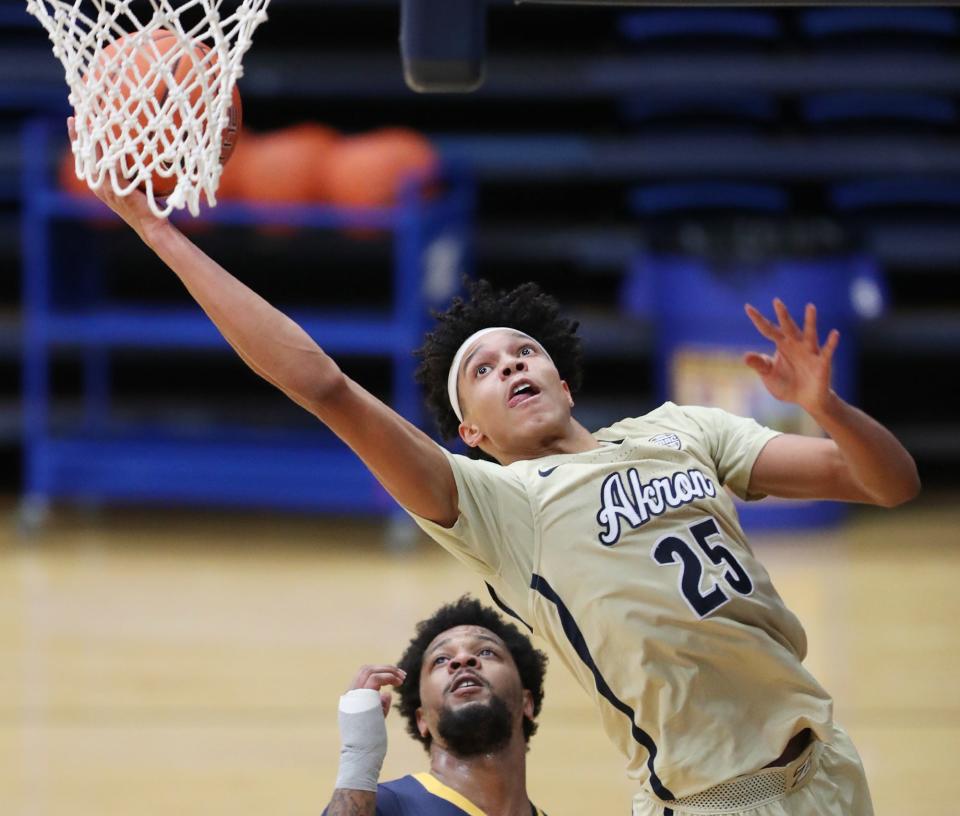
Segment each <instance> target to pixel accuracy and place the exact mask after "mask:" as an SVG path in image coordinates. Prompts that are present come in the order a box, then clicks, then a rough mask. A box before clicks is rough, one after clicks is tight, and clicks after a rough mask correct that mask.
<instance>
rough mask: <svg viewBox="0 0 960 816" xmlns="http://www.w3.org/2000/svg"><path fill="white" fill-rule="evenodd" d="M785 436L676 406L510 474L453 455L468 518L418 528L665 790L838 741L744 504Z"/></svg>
mask: <svg viewBox="0 0 960 816" xmlns="http://www.w3.org/2000/svg"><path fill="white" fill-rule="evenodd" d="M774 436H776V432H774V431H771V430H770V429H768V428H763V427H761V426H760V425H758V424H757V423H756V422H754V421H753V420H751V419H743V418H740V417H735V416H733V415H731V414H728V413H726V412H724V411H721V410H719V409H714V408H698V407H682V406H676V405H674V404H672V403H666V404H664V405H663V406H661V407H660V408H658V409H656V410H654V411H652V412H651V413H649V414H647V415H646V416H643V417H638V418H633V419H625V420H623V421H621V422H618V423H616V424H614V425H611V426H610V427H608V428H604V429H602V430H600V431H597V432H596V433H595V434H594V437H595V438H596V439H597V440H598V442H599V443H600V447H599V448H597V449H595V450H590V451H586V452H582V453H575V454H559V455H553V456H547V457H544V458H541V459H536V460H529V461H522V462H515V463H514V464H512V465H510V466H508V467H503V466H500V465H497V464H494V463H490V462H481V461H475V460H471V459H468V458H466V457H463V456H458V455H454V454H450V453H448V454H447V456H448V458H449V461H450V464H451V467H452V468H453V472H454V475H455V478H456V482H457V489H458V492H459V506H460V517H459V519H458V521H457V523H456V524H455V525H454V526H453V527H452V528H449V529H446V528H443V527H440V526H439V525H437V524H434V523H432V522H430V521H427V520H425V519H420V518H416V517H415V518H416V521H417V523H418V524H419V525H420V526H421V527H422V528H423V529H424V530H425V531H426V532H427V533H428V534H429V535H430V536H431V537H432V538H434V539H435V540H436V541H437V542H438V543H440V544H441V545H442V546H443V547H444V548H446V549H447V550H448V551H450V552H451V553H452V554H453V555H454V556H455V557H456V558H458V559H459V560H460V561H462V562H464V563H465V564H466V565H467V566H468V567H470V568H471V569H472V570H474V571H475V572H478V573H479V574H480V575H481V576H483V578H484V580H485V581H486V582H487V584H488V586H489V588H490V590H491V594H492V596H493V598H494V600H495V601H496V602H497V603H498V604H499V605H500V606H501V608H503V609H504V610H505V611H507V612H508V613H509V614H511V615H513V616H514V617H516V618H518V619H519V620H520V621H521V622H522V623H524V624H525V625H526V626H527V628H528V629H530V630H531V631H532V632H533V633H534V634H535V635H537V636H539V637H541V638H543V639H545V640H546V641H547V642H549V644H550V646H551V647H552V651H553V653H554V654H555V655H556V656H557V657H559V658H560V660H561V661H562V662H563V663H564V664H565V665H566V667H567V668H568V669H569V670H570V671H571V672H573V674H574V675H575V676H576V677H577V679H578V681H579V682H580V684H581V685H582V686H583V687H584V689H585V690H586V691H587V692H588V693H589V694H591V695H592V696H593V699H594V701H595V703H596V705H597V708H598V711H599V713H600V717H601V720H602V722H603V727H604V729H605V730H606V732H607V734H608V735H609V737H610V738H611V739H612V740H613V741H614V743H615V744H616V745H617V746H618V747H619V748H620V750H621V751H622V752H623V754H624V755H625V756H626V758H627V769H628V773H629V774H630V775H631V776H634V777H636V778H637V779H639V780H640V781H641V783H642V784H643V785H644V786H645V787H646V788H648V789H649V790H650V791H652V792H653V793H654V794H655V795H656V796H658V797H659V798H661V799H674V798H677V797H681V796H687V795H689V794H692V793H696V792H699V791H701V790H704V789H706V788H708V787H710V786H712V785H715V784H717V783H719V782H723V781H725V780H727V779H730V778H731V777H733V776H736V775H738V774H742V773H748V772H750V771H753V770H756V769H758V768H761V767H763V766H764V765H766V764H767V763H768V762H770V761H772V760H773V759H775V758H776V757H777V756H779V754H780V753H781V751H782V750H783V748H784V746H785V745H786V743H787V741H788V740H789V739H790V737H791V736H793V734H795V733H797V732H798V731H800V730H802V729H803V728H807V727H810V728H812V729H813V730H814V731H815V732H816V733H817V734H818V735H819V736H820V737H821V738H822V739H827V738H829V736H830V734H831V721H832V711H831V708H832V704H831V700H830V697H829V695H828V694H827V693H826V692H825V691H824V689H823V688H822V687H821V686H820V685H819V684H818V683H817V682H816V680H814V678H813V677H812V676H811V675H810V674H809V673H808V672H807V671H806V669H805V668H804V667H803V666H802V665H801V661H802V660H803V658H804V656H805V654H806V637H805V635H804V632H803V629H802V627H801V626H800V623H799V621H798V620H797V619H796V617H795V616H794V615H793V614H792V613H791V612H790V611H789V610H788V609H787V608H786V607H785V606H784V604H783V601H782V600H781V599H780V596H779V595H778V594H777V592H776V590H775V589H774V588H773V585H772V584H771V582H770V577H769V576H768V574H767V572H766V570H765V569H764V568H763V566H762V565H761V564H760V563H759V561H757V559H756V558H755V557H754V554H753V552H752V551H751V549H750V547H749V545H748V544H747V541H746V538H745V536H744V533H743V531H742V529H741V528H740V524H739V522H738V520H737V514H736V510H735V508H734V505H733V501H732V499H731V498H730V496H729V495H728V494H727V492H726V490H724V487H727V488H729V489H730V490H731V491H732V492H734V493H736V494H737V495H738V496H740V497H741V498H747V499H752V498H761V497H759V496H748V495H747V486H748V484H749V481H750V472H751V470H752V468H753V463H754V461H755V460H756V458H757V456H758V455H759V453H760V451H761V450H762V448H763V446H764V445H765V444H766V443H767V442H768V441H769V440H770V439H772V438H773V437H774Z"/></svg>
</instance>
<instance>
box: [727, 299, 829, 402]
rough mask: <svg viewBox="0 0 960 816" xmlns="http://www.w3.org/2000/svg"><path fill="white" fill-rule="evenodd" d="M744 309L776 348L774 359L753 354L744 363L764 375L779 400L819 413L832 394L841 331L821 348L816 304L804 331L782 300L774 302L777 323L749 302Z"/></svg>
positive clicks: (809, 309) (808, 310)
mask: <svg viewBox="0 0 960 816" xmlns="http://www.w3.org/2000/svg"><path fill="white" fill-rule="evenodd" d="M744 308H745V310H746V313H747V316H748V317H749V318H750V320H751V321H753V325H754V326H756V327H757V331H758V332H760V334H762V335H763V336H764V337H766V338H767V339H768V340H770V341H771V342H772V343H774V344H775V345H776V351H775V353H774V355H773V356H772V357H771V356H770V355H768V354H759V353H757V352H753V351H751V352H748V353H747V354H745V355H744V358H743V360H744V362H745V363H746V364H747V365H748V366H750V368H752V369H753V370H754V371H756V372H757V374H759V375H760V379H762V380H763V384H764V385H765V386H766V387H767V390H768V391H769V392H770V393H771V394H773V396H775V397H776V398H777V399H778V400H783V401H784V402H794V403H796V404H797V405H799V406H801V407H802V408H804V409H805V410H806V411H808V412H810V413H813V412H815V411H816V410H817V409H818V408H819V407H820V406H822V405H823V404H824V403H825V402H826V400H827V398H828V397H829V396H830V393H831V392H830V371H831V365H832V360H833V352H834V351H835V350H836V348H837V344H838V343H839V342H840V332H838V331H837V330H836V329H832V330H831V331H830V333H829V334H828V335H827V341H826V342H825V343H824V344H823V345H822V346H821V345H820V341H819V339H818V338H817V309H816V307H815V306H814V305H813V304H812V303H808V304H807V308H806V312H805V314H804V319H803V328H802V329H801V328H800V327H799V326H798V325H797V324H796V323H795V322H794V320H793V318H792V317H791V316H790V312H789V311H788V310H787V307H786V305H785V304H784V303H783V301H782V300H780V299H779V298H776V299H775V300H774V301H773V308H774V311H775V312H776V314H777V321H778V322H777V323H776V324H775V323H772V322H771V321H770V320H768V319H767V318H766V317H764V316H763V315H762V314H761V313H760V312H759V311H758V310H757V309H755V308H754V307H753V306H751V305H750V304H749V303H748V304H746V306H745V307H744Z"/></svg>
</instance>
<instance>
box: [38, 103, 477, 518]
mask: <svg viewBox="0 0 960 816" xmlns="http://www.w3.org/2000/svg"><path fill="white" fill-rule="evenodd" d="M62 128H63V125H62V122H56V123H52V122H49V121H42V120H37V121H33V122H30V123H29V124H28V125H27V126H26V127H25V129H24V132H23V146H24V149H23V156H24V175H23V221H22V224H23V226H22V229H23V259H24V261H23V315H24V346H23V348H24V359H23V372H24V375H23V376H24V383H23V393H24V404H25V410H24V425H23V442H24V445H23V450H24V459H25V493H24V501H23V507H22V510H23V519H24V521H25V522H26V523H27V524H29V523H31V522H34V521H37V520H40V519H42V518H43V515H44V513H45V511H46V508H47V507H48V505H49V502H50V500H51V499H60V498H63V499H72V500H79V501H82V502H89V503H104V502H121V501H126V502H162V503H178V504H204V505H226V506H230V505H233V506H247V507H252V506H260V507H272V508H284V509H301V510H317V511H325V512H339V513H356V512H364V513H369V512H374V513H384V512H388V511H390V510H391V509H393V508H394V507H395V505H394V503H393V501H392V500H391V499H390V498H389V496H387V494H386V493H385V492H384V491H383V489H382V488H381V487H380V486H379V484H378V483H377V482H376V480H375V479H374V478H373V476H371V475H370V473H369V472H368V471H367V469H366V467H364V465H363V464H362V463H361V462H360V460H359V459H358V458H357V457H356V456H355V455H354V454H353V453H352V452H351V451H350V450H348V449H347V447H346V446H344V445H343V444H342V443H341V442H340V441H339V440H337V439H336V438H335V437H334V436H333V435H332V434H330V433H329V432H328V431H326V429H325V428H323V426H322V425H320V423H319V422H318V423H317V430H316V431H315V432H314V431H311V430H309V429H306V430H299V431H294V430H291V429H290V428H284V427H275V428H267V429H265V428H263V427H261V426H258V427H255V428H254V427H249V428H245V427H236V426H234V427H230V428H220V429H217V430H214V429H211V428H205V429H204V430H203V432H198V431H197V429H196V428H194V429H189V428H187V429H185V428H184V427H182V423H163V422H160V423H156V422H152V423H144V424H140V425H134V426H131V424H130V423H129V422H128V421H123V422H121V421H118V420H117V419H116V418H115V411H114V407H115V406H114V405H113V404H112V403H113V401H112V388H111V371H110V357H111V353H112V352H115V351H118V350H121V349H134V350H136V349H142V350H154V352H164V351H170V352H171V353H173V352H176V351H182V350H184V349H196V350H205V351H210V350H216V349H219V350H223V351H224V352H226V353H229V354H233V352H232V350H231V349H230V348H229V346H228V345H227V343H226V342H225V341H224V340H223V339H222V337H221V336H220V334H219V332H218V331H217V329H216V328H215V327H214V325H213V324H212V323H211V322H210V320H209V319H208V318H207V316H206V315H205V314H203V312H202V311H201V310H200V309H199V307H196V306H195V305H194V304H193V303H192V302H190V303H189V305H188V302H187V299H186V296H184V305H183V306H182V307H171V306H166V307H158V306H157V305H156V304H154V305H151V306H143V305H138V304H135V303H133V302H117V301H116V300H112V299H109V298H107V296H106V295H104V294H103V291H102V287H98V285H97V282H96V273H97V269H96V261H95V259H92V258H90V257H89V254H90V247H89V246H84V245H83V243H80V244H79V245H77V246H69V247H65V246H64V245H63V242H62V241H61V240H60V238H59V237H58V230H60V229H61V228H62V227H63V226H64V225H65V224H69V223H76V222H89V221H90V220H91V219H96V218H97V217H101V218H104V219H106V220H111V221H113V220H116V216H114V215H113V214H112V213H110V212H109V211H108V210H107V209H106V208H105V207H104V206H103V205H102V204H101V203H100V202H99V201H97V200H96V199H94V198H92V197H89V198H86V197H77V196H72V195H68V194H65V193H62V192H60V191H59V190H58V189H56V188H55V186H54V182H53V179H52V173H51V166H50V157H51V151H52V149H53V147H54V145H56V146H59V145H61V144H62V141H61V140H62V136H61V133H62ZM54 132H55V133H56V138H54ZM427 187H429V189H430V190H431V195H430V196H425V195H424V189H425V188H427ZM438 190H439V192H437V191H438ZM472 208H473V190H472V185H471V182H470V180H469V177H468V175H467V173H466V171H465V170H464V169H463V168H461V167H456V166H445V167H442V168H441V169H440V170H439V171H438V173H437V175H436V176H435V177H432V178H421V179H414V180H410V181H409V182H408V183H407V184H406V185H405V186H404V188H403V190H402V192H401V194H400V197H399V203H398V204H397V205H396V206H394V207H389V208H378V209H365V210H356V209H352V210H346V209H337V208H335V207H331V206H324V205H316V206H294V205H283V206H280V207H271V206H265V205H253V204H249V205H248V204H240V203H229V204H227V203H221V204H220V205H219V206H217V207H216V208H214V209H211V210H210V211H209V212H208V213H207V214H206V215H205V216H204V218H203V221H202V223H204V224H210V225H230V226H247V225H249V226H251V227H254V226H273V227H284V228H286V227H289V226H296V227H298V228H300V229H308V230H348V231H349V230H354V231H356V230H366V231H367V234H369V231H370V230H378V231H386V232H388V233H389V234H390V235H391V237H392V250H391V251H392V256H393V257H392V273H391V278H392V283H391V286H392V291H393V298H392V302H391V303H390V304H389V306H388V308H386V309H384V310H382V311H380V312H372V311H370V310H364V311H360V310H344V309H339V310H336V309H330V310H326V309H321V308H316V309H310V310H306V311H297V312H295V313H294V317H295V319H296V320H297V321H298V322H299V323H300V324H301V325H302V326H303V328H304V329H305V330H306V331H307V333H308V334H310V335H311V336H312V337H313V338H314V339H315V340H316V341H317V342H318V343H319V344H320V346H321V347H322V348H323V349H324V350H326V351H328V352H329V353H330V354H331V355H332V356H333V357H334V358H338V359H346V358H349V357H351V356H355V355H363V356H365V357H378V358H381V359H385V360H387V361H388V362H389V368H390V373H391V392H390V398H389V401H390V402H391V404H392V405H393V407H394V408H395V409H396V410H397V411H399V412H400V413H401V414H402V415H403V416H405V417H407V418H408V419H410V420H411V421H412V422H414V423H415V424H418V425H422V424H423V414H422V408H421V403H422V400H421V397H420V394H419V389H418V387H417V386H416V384H415V383H414V380H413V373H414V368H415V365H416V361H415V359H414V358H413V356H412V353H411V352H412V350H413V349H414V348H416V347H417V346H419V345H420V344H421V343H422V340H423V332H424V329H425V328H426V325H427V320H428V319H429V309H430V308H431V307H434V306H440V305H443V304H445V303H446V302H448V300H449V298H450V296H451V295H452V294H454V293H455V291H456V290H457V288H458V287H459V285H460V281H461V279H462V275H463V274H464V273H465V272H466V271H468V270H467V268H468V265H469V258H470V243H469V239H470V227H471V213H472ZM117 223H119V221H117ZM91 228H93V227H91ZM121 228H122V229H125V227H121ZM144 251H145V252H148V251H149V250H147V249H146V248H144ZM65 266H69V269H66V268H65ZM81 269H82V270H83V273H84V274H83V275H80V272H79V270H81ZM71 272H73V273H75V274H71ZM171 274H172V273H171ZM81 279H82V280H84V281H85V282H84V283H83V285H81V283H80V281H81ZM91 280H92V282H91ZM60 352H68V353H72V354H74V355H79V359H80V372H81V385H80V393H81V409H80V411H79V412H76V411H74V412H72V415H71V413H70V412H67V413H66V414H64V412H63V411H61V410H60V408H61V407H62V406H58V404H57V403H58V398H56V397H55V396H54V393H53V391H52V388H51V385H52V381H51V367H52V364H53V363H54V355H55V353H57V354H59V353H60ZM207 396H209V395H207ZM203 397H204V395H203V394H202V393H201V394H197V399H198V400H202V399H203ZM277 399H282V397H281V396H280V395H279V394H278V395H277Z"/></svg>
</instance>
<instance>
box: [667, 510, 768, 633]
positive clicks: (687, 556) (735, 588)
mask: <svg viewBox="0 0 960 816" xmlns="http://www.w3.org/2000/svg"><path fill="white" fill-rule="evenodd" d="M690 535H691V536H692V538H693V540H694V542H695V543H696V546H697V548H698V549H699V552H698V550H697V549H694V547H693V546H691V544H690V543H689V541H687V540H685V539H683V538H680V536H675V535H670V536H665V537H664V538H661V539H660V540H659V541H658V542H657V543H656V544H655V545H654V547H653V549H652V550H651V551H650V557H651V558H653V560H654V561H656V562H657V563H658V564H659V565H660V566H667V565H669V564H679V565H680V592H681V594H682V595H683V598H684V600H685V601H686V602H687V605H688V606H689V607H690V608H691V609H692V610H693V611H694V612H695V613H696V615H697V617H699V618H705V617H706V616H707V615H709V614H710V613H711V612H714V611H716V610H717V609H719V608H720V607H721V606H723V605H724V604H725V603H727V601H729V600H730V595H729V594H728V590H730V591H732V592H735V593H736V594H738V595H743V596H746V595H750V594H751V593H752V592H753V581H751V580H750V576H749V575H747V571H746V570H745V569H744V568H743V565H742V564H741V563H740V562H739V561H738V560H737V557H736V556H735V555H734V554H733V553H732V552H731V551H730V550H728V549H727V548H726V547H725V546H724V545H723V543H722V542H723V537H722V536H721V535H720V530H719V528H718V527H717V522H716V521H714V520H713V519H712V518H707V519H704V520H703V521H698V522H697V523H696V524H692V525H690ZM713 538H717V539H719V542H711V539H713ZM701 553H702V554H701ZM704 558H706V559H707V560H708V561H709V563H711V564H715V565H717V566H719V565H721V564H725V565H726V569H725V570H724V572H723V575H722V576H721V579H722V581H714V580H712V579H711V578H709V577H708V579H707V583H708V584H709V586H708V587H707V589H706V591H701V588H700V583H701V580H702V579H703V573H704V572H705V571H706V569H707V562H705V561H704V560H703V559H704ZM724 587H726V589H725V588H724Z"/></svg>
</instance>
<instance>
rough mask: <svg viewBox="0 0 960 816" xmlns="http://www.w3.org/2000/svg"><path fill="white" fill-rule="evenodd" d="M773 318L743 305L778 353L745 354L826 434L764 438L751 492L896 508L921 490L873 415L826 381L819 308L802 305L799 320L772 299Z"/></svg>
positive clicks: (906, 457) (909, 461)
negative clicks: (766, 440) (803, 309)
mask: <svg viewBox="0 0 960 816" xmlns="http://www.w3.org/2000/svg"><path fill="white" fill-rule="evenodd" d="M774 309H775V311H776V313H777V320H778V322H777V323H776V324H774V323H772V322H771V321H770V320H768V319H767V318H766V317H764V316H763V315H762V314H761V313H760V312H759V311H757V310H756V309H755V308H754V307H753V306H750V305H747V307H746V312H747V315H748V316H749V318H750V319H751V320H752V321H753V324H754V326H756V327H757V331H759V332H760V334H762V335H763V336H764V337H766V338H767V339H768V340H770V341H772V342H773V343H774V344H776V352H775V354H774V355H773V356H772V357H771V356H769V355H767V354H758V353H755V352H751V353H749V354H747V355H746V356H745V358H744V361H745V362H746V363H747V365H749V366H750V367H751V368H752V369H753V370H754V371H756V372H757V374H759V375H760V378H761V379H762V380H763V384H764V385H765V386H766V387H767V390H768V391H769V392H770V393H771V394H773V396H775V397H776V398H777V399H779V400H783V401H785V402H793V403H796V404H797V405H800V406H801V407H802V408H803V409H804V410H805V411H807V413H809V414H810V416H812V417H813V419H814V420H815V421H816V422H817V424H818V425H819V426H820V427H821V428H823V430H824V431H826V432H827V434H828V435H829V437H830V438H829V439H818V438H814V437H806V436H797V435H793V434H784V435H783V436H779V437H777V438H775V439H772V440H771V441H770V442H769V443H767V445H766V447H765V448H764V449H763V451H762V452H761V453H760V456H758V457H757V461H756V463H755V464H754V466H753V472H752V474H751V477H750V492H751V493H765V494H770V495H773V496H782V497H786V498H804V499H835V500H840V501H856V502H866V503H869V504H878V505H882V506H884V507H894V506H895V505H898V504H902V503H903V502H905V501H909V500H910V499H912V498H913V497H914V496H916V495H917V493H918V492H919V491H920V478H919V476H918V474H917V466H916V464H915V463H914V461H913V457H911V456H910V454H909V453H908V452H907V450H906V449H905V448H904V447H903V445H901V444H900V442H899V441H898V440H897V438H896V437H895V436H894V435H893V434H892V433H890V431H888V430H887V429H886V428H885V427H884V426H883V425H881V424H880V423H879V422H877V421H876V420H875V419H873V418H872V417H870V416H868V415H867V414H865V413H864V412H863V411H860V410H859V409H857V408H854V407H853V406H852V405H850V404H848V403H846V402H844V400H842V399H841V398H840V397H839V396H837V394H836V393H835V392H834V391H833V389H832V388H831V387H830V371H831V363H832V358H833V353H834V351H835V350H836V348H837V344H838V343H839V342H840V334H839V332H838V331H837V330H836V329H833V330H832V331H831V332H830V333H829V334H828V335H827V340H826V342H825V343H824V344H823V346H821V345H820V342H819V339H818V337H817V312H816V308H815V307H814V306H813V304H807V308H806V314H805V316H804V324H803V327H802V328H801V327H799V326H798V325H797V324H796V323H795V322H794V320H793V318H792V317H791V316H790V313H789V311H788V310H787V307H786V306H785V305H784V303H783V302H782V301H780V300H779V299H778V300H775V301H774Z"/></svg>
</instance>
